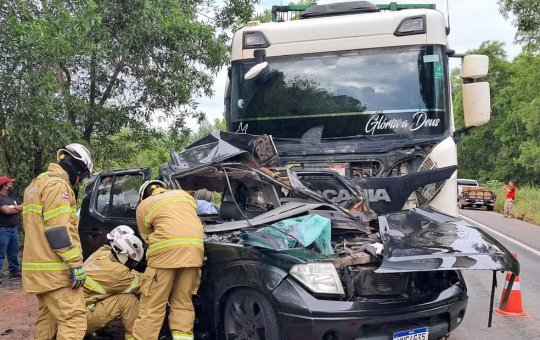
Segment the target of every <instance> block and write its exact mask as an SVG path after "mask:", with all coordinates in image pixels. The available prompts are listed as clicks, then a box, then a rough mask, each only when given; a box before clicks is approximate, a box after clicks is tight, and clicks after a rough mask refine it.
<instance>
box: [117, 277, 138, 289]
mask: <svg viewBox="0 0 540 340" xmlns="http://www.w3.org/2000/svg"><path fill="white" fill-rule="evenodd" d="M140 286H141V277H140V276H135V278H133V281H131V284H130V285H129V287H127V289H126V290H124V291H123V292H122V293H131V292H132V291H134V290H135V289H137V288H139V287H140Z"/></svg>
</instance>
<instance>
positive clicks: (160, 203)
mask: <svg viewBox="0 0 540 340" xmlns="http://www.w3.org/2000/svg"><path fill="white" fill-rule="evenodd" d="M182 202H186V203H190V204H191V205H192V206H193V208H195V209H197V204H196V203H195V199H192V198H166V199H164V200H161V201H158V202H157V203H156V204H154V205H153V206H152V207H151V208H150V209H148V212H147V213H146V214H145V215H144V224H145V225H146V226H149V225H150V222H149V220H150V215H152V213H154V211H155V210H156V209H157V208H159V207H161V206H163V205H165V204H169V203H182Z"/></svg>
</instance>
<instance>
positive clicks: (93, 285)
mask: <svg viewBox="0 0 540 340" xmlns="http://www.w3.org/2000/svg"><path fill="white" fill-rule="evenodd" d="M84 286H85V287H86V288H88V289H90V290H91V291H94V292H96V293H99V294H107V290H106V289H105V287H103V286H102V285H100V284H99V283H98V282H97V281H96V280H94V279H93V278H92V277H90V276H89V275H86V280H85V281H84Z"/></svg>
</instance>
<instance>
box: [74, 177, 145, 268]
mask: <svg viewBox="0 0 540 340" xmlns="http://www.w3.org/2000/svg"><path fill="white" fill-rule="evenodd" d="M150 175H151V170H150V168H137V169H128V170H116V171H108V172H102V173H99V174H97V175H96V176H93V177H92V179H91V180H90V182H89V183H88V185H87V187H86V190H85V193H84V197H83V201H82V204H81V210H80V222H79V235H80V238H81V245H82V248H83V255H84V257H85V258H87V257H88V256H89V255H90V254H92V252H94V251H95V250H96V249H98V248H99V247H101V246H102V245H103V244H104V243H105V241H106V238H107V233H108V232H109V231H110V230H112V229H113V228H115V227H117V226H119V225H128V226H130V227H132V228H133V229H134V230H135V232H137V226H136V220H135V211H136V208H137V204H138V202H139V195H138V193H139V188H140V186H141V185H142V184H143V183H144V181H146V180H148V179H150ZM137 233H138V232H137Z"/></svg>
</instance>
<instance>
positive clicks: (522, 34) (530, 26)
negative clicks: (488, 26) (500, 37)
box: [499, 0, 540, 50]
mask: <svg viewBox="0 0 540 340" xmlns="http://www.w3.org/2000/svg"><path fill="white" fill-rule="evenodd" d="M499 6H500V11H501V14H502V15H503V16H504V17H505V18H506V19H507V20H508V19H509V18H510V15H512V16H513V24H514V26H516V28H517V32H516V41H517V42H519V43H524V44H526V45H527V46H528V47H529V48H531V49H533V50H538V48H539V47H540V2H538V1H537V0H499Z"/></svg>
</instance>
